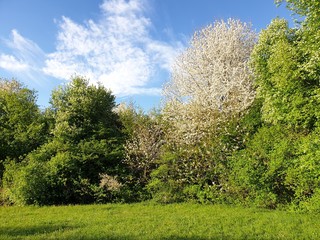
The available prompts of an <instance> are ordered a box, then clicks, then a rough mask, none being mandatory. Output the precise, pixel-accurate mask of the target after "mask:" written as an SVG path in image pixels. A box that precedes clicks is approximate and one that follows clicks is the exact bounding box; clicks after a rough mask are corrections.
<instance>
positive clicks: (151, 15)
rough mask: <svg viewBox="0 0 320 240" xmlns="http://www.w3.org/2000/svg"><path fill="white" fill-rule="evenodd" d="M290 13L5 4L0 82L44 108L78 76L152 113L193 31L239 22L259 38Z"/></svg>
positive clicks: (259, 6)
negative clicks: (32, 95) (33, 96)
mask: <svg viewBox="0 0 320 240" xmlns="http://www.w3.org/2000/svg"><path fill="white" fill-rule="evenodd" d="M290 14H291V13H290V12H289V11H288V10H287V9H286V8H285V6H280V7H276V5H275V4H274V2H273V0H28V1H26V0H0V77H1V78H6V79H12V78H14V79H17V80H19V81H21V82H22V83H24V84H25V85H26V86H27V87H28V88H30V89H34V90H36V91H37V95H38V102H37V103H38V105H39V106H40V107H41V108H45V107H47V106H49V100H50V95H51V92H52V90H53V89H55V88H57V87H58V86H60V85H65V84H67V83H68V82H69V81H70V80H71V79H72V77H73V76H76V75H78V76H83V77H85V78H87V79H89V81H90V83H92V84H97V83H98V82H100V83H101V84H103V85H104V86H105V87H106V88H108V89H110V90H111V91H112V92H113V94H114V95H115V96H116V101H117V103H120V102H133V103H135V105H137V106H140V107H142V108H143V109H144V110H146V111H148V110H150V109H152V108H154V107H159V106H160V104H161V89H162V86H163V84H164V83H165V82H167V81H169V80H170V70H171V66H172V64H173V63H174V61H175V58H176V57H177V56H178V55H179V54H180V53H181V52H183V50H184V49H185V48H186V47H188V43H189V40H190V38H191V37H192V35H193V33H194V32H195V31H198V30H200V29H201V28H203V27H205V26H207V25H208V24H212V23H214V21H220V20H227V19H228V18H235V19H239V20H241V21H243V22H250V23H251V24H252V27H253V29H254V30H255V31H256V32H257V33H259V32H260V31H261V30H262V29H264V28H266V27H267V25H268V24H269V23H270V22H271V20H272V19H274V18H276V17H281V18H286V19H288V20H291V15H290Z"/></svg>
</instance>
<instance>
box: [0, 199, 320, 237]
mask: <svg viewBox="0 0 320 240" xmlns="http://www.w3.org/2000/svg"><path fill="white" fill-rule="evenodd" d="M0 218H1V220H0V239H1V240H4V239H10V240H11V239H84V240H88V239H129V240H131V239H179V240H180V239H187V240H191V239H194V240H196V239H197V240H202V239H320V231H319V229H320V215H315V214H298V213H288V212H281V211H267V210H260V209H245V208H238V207H229V206H221V205H197V204H172V205H154V204H147V203H140V204H130V205H127V204H123V205H121V204H107V205H87V206H59V207H0Z"/></svg>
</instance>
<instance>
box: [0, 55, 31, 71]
mask: <svg viewBox="0 0 320 240" xmlns="http://www.w3.org/2000/svg"><path fill="white" fill-rule="evenodd" d="M0 68H3V69H5V70H7V71H11V72H14V71H25V70H27V69H28V68H29V66H28V64H26V63H24V62H21V61H20V60H18V59H17V58H15V57H14V56H12V55H6V54H1V55H0Z"/></svg>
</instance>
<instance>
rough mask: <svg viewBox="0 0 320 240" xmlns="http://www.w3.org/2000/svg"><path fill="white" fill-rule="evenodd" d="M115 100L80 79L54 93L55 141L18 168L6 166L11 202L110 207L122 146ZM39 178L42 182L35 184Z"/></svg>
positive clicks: (103, 91) (5, 181)
mask: <svg viewBox="0 0 320 240" xmlns="http://www.w3.org/2000/svg"><path fill="white" fill-rule="evenodd" d="M114 100H115V97H114V96H113V95H112V93H111V92H110V91H108V90H107V89H105V88H104V87H103V86H101V85H98V86H94V85H89V81H88V80H86V79H83V78H80V77H75V78H73V80H72V81H71V82H70V83H69V84H68V85H66V86H64V87H61V88H59V89H57V90H55V91H54V92H53V93H52V101H51V104H52V107H51V115H52V116H53V119H54V127H53V130H52V134H53V136H52V139H51V141H49V142H48V143H46V144H44V145H42V146H41V147H40V148H39V149H38V150H37V151H34V152H32V153H30V154H29V155H28V156H27V157H26V158H25V159H24V161H23V162H22V163H21V164H19V165H18V166H17V165H15V166H13V167H11V166H10V165H8V166H7V170H6V174H5V176H4V183H5V187H6V188H7V192H8V195H9V199H11V201H13V202H17V203H21V204H67V203H90V202H94V201H100V200H101V201H107V200H108V201H110V200H111V199H112V197H113V195H112V193H111V192H112V191H114V190H115V188H114V186H115V185H114V183H115V181H116V177H115V176H112V175H115V174H116V170H117V168H118V167H119V164H120V161H121V159H122V141H123V139H122V133H121V124H120V121H119V119H118V115H117V114H116V113H115V112H114V111H113V110H114V107H115V101H114ZM39 163H41V164H39ZM12 168H13V169H18V170H17V172H20V173H21V174H14V172H15V171H12ZM33 172H35V174H33ZM38 173H39V174H41V176H42V177H41V179H42V181H41V182H38V181H37V180H36V179H37V174H38ZM110 175H111V178H110V177H109V178H108V176H110ZM103 179H104V180H103ZM106 179H108V181H106ZM112 180H114V181H112ZM108 184H109V185H110V184H113V186H111V185H110V186H109V185H108ZM118 186H120V184H119V185H118ZM117 190H118V189H117Z"/></svg>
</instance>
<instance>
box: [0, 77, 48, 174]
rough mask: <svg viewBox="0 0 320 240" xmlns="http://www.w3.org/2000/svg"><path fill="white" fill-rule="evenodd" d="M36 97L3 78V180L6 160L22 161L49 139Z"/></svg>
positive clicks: (0, 121)
mask: <svg viewBox="0 0 320 240" xmlns="http://www.w3.org/2000/svg"><path fill="white" fill-rule="evenodd" d="M47 129H48V127H47V125H46V122H45V118H44V116H43V115H42V114H41V112H40V110H39V108H38V106H37V105H36V94H35V92H34V91H32V90H29V89H28V88H26V87H25V86H23V85H22V84H21V83H20V82H18V81H16V80H11V81H9V80H6V79H0V179H1V177H2V173H3V162H4V160H5V159H6V158H10V159H12V160H14V161H20V156H23V155H25V154H28V153H29V152H31V151H32V150H34V149H35V148H37V147H38V146H40V145H41V144H42V143H43V142H44V141H45V140H46V137H47Z"/></svg>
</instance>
